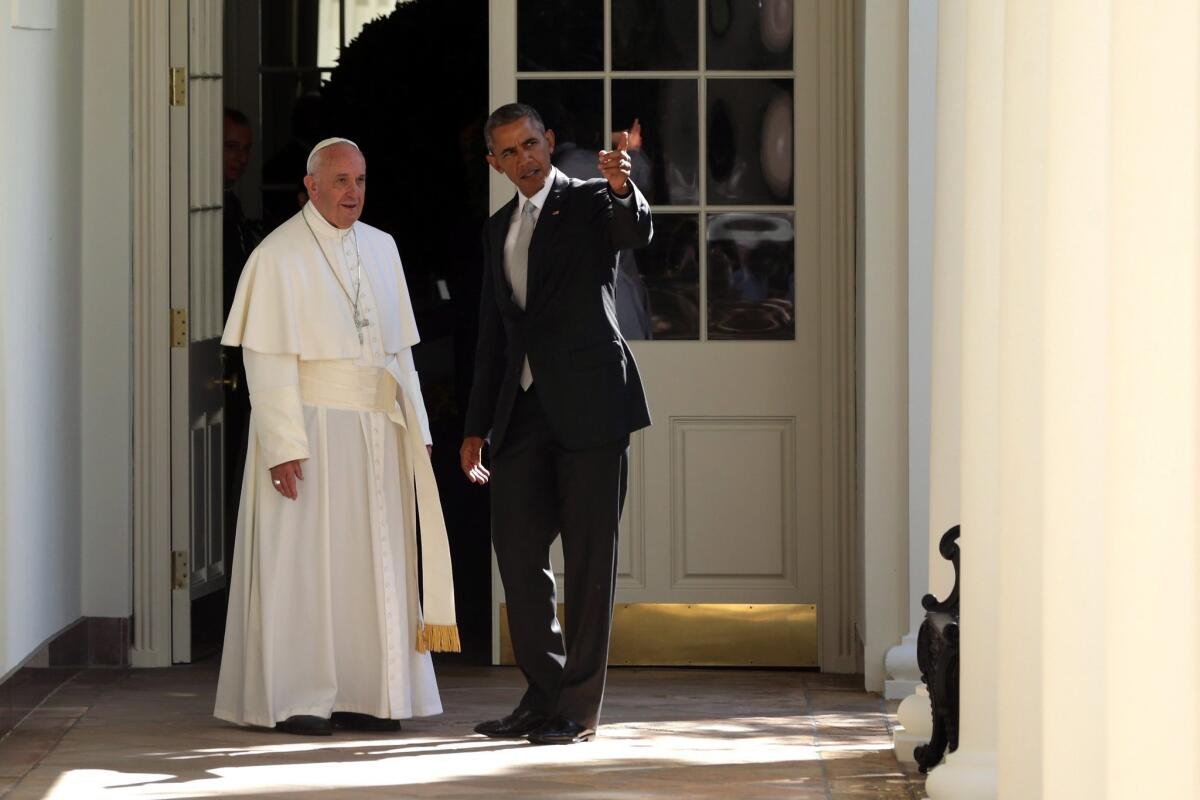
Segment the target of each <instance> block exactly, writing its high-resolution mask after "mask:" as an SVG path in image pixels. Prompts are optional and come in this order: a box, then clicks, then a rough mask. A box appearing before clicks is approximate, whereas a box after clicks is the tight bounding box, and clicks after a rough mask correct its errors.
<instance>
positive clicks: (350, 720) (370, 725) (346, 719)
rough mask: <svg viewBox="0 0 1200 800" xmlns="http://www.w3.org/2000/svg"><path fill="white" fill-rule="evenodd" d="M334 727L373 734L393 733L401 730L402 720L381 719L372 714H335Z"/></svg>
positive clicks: (347, 712)
mask: <svg viewBox="0 0 1200 800" xmlns="http://www.w3.org/2000/svg"><path fill="white" fill-rule="evenodd" d="M333 727H335V728H344V729H346V730H349V731H370V732H372V733H393V732H395V731H398V730H400V720H398V719H381V718H379V717H372V716H371V715H370V714H359V713H358V712H357V711H335V712H333Z"/></svg>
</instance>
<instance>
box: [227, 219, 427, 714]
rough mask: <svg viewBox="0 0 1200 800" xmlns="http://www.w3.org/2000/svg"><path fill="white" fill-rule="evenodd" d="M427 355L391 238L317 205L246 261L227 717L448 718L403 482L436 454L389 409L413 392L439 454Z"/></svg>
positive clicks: (230, 339) (413, 405)
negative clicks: (288, 492) (244, 414)
mask: <svg viewBox="0 0 1200 800" xmlns="http://www.w3.org/2000/svg"><path fill="white" fill-rule="evenodd" d="M356 240H357V248H358V250H357V252H361V258H362V279H361V289H360V292H361V294H360V300H359V308H360V312H361V315H362V316H363V317H365V318H366V319H367V320H368V321H369V324H368V325H367V326H366V327H364V328H362V333H363V336H362V341H361V343H360V342H359V335H358V328H357V327H356V326H355V324H354V317H353V313H352V308H353V306H352V303H351V295H352V294H353V285H354V284H353V279H354V275H353V270H354V265H355V263H356V260H357V258H356V249H355V245H356ZM318 243H319V247H320V249H318ZM322 251H323V252H324V255H322ZM335 270H336V271H337V274H336V275H335V274H334V271H335ZM417 341H418V336H417V326H416V322H415V320H414V318H413V312H412V305H411V302H410V300H409V295H408V287H407V285H406V283H405V279H404V272H403V269H402V267H401V264H400V256H399V253H398V252H397V249H396V243H395V241H393V239H392V237H391V236H389V235H387V234H386V233H383V232H382V231H380V230H378V229H376V228H373V227H371V226H369V225H365V224H363V223H361V222H356V223H355V224H354V225H353V226H352V227H351V228H350V229H348V230H346V231H342V230H339V229H338V228H335V227H334V226H332V225H330V224H329V223H328V222H327V221H326V220H325V219H324V218H323V217H322V216H321V214H320V213H319V212H318V211H317V210H316V209H315V208H314V207H313V206H312V204H311V203H310V204H308V205H306V206H305V207H304V210H303V211H302V212H300V213H299V214H297V215H296V216H294V217H292V218H291V219H290V220H288V221H287V222H286V223H284V224H283V225H282V226H280V227H279V228H278V229H277V230H276V231H274V232H273V233H271V235H269V236H268V237H267V238H266V239H264V240H263V242H262V244H260V245H259V246H258V248H257V249H256V250H255V251H254V253H253V254H252V255H251V256H250V259H249V261H247V263H246V267H245V269H244V270H243V272H242V277H241V280H240V282H239V284H238V289H237V295H236V297H235V299H234V302H233V308H232V310H231V312H230V315H229V321H228V323H227V325H226V328H225V335H224V338H223V340H222V343H223V344H226V345H230V346H241V347H242V348H243V351H244V356H245V365H246V377H247V380H248V382H249V389H250V403H251V409H252V411H251V418H250V437H249V445H248V447H247V452H246V471H245V478H244V480H243V483H242V498H241V507H240V510H239V513H238V522H237V544H236V547H235V554H234V561H233V573H232V585H231V587H230V596H229V614H228V621H227V623H226V629H225V650H224V654H223V656H222V659H221V676H220V681H219V683H218V686H217V702H216V708H215V710H214V713H215V714H216V716H218V717H220V718H221V719H226V720H229V721H231V722H236V723H240V724H250V725H262V726H267V727H273V726H274V725H275V724H276V723H277V722H280V721H283V720H285V719H287V718H288V717H291V716H295V715H298V714H307V715H314V716H319V717H328V716H329V715H330V713H331V712H333V711H352V712H358V713H361V714H370V715H372V716H375V717H380V718H384V719H401V718H407V717H412V716H427V715H430V714H438V713H440V712H441V710H442V705H441V701H440V699H439V696H438V689H437V682H436V680H435V678H434V673H433V664H432V661H431V659H430V655H429V653H428V652H418V649H417V647H416V646H415V637H416V636H417V633H416V631H417V623H418V621H419V615H420V613H421V611H420V605H419V599H418V597H417V592H418V587H417V579H416V572H415V565H416V559H417V543H416V538H415V524H414V520H413V518H412V510H411V509H412V498H411V497H406V496H405V492H412V483H411V480H410V481H409V482H407V484H406V483H405V482H404V481H402V480H401V479H400V478H401V475H402V474H404V473H403V472H402V470H403V465H404V464H410V463H412V462H411V461H408V460H407V459H408V458H409V455H410V454H408V453H406V451H405V448H406V447H409V448H411V447H414V446H415V447H420V443H419V441H418V437H417V435H416V433H415V432H412V431H407V430H406V429H405V427H402V425H400V424H397V418H396V414H395V413H393V414H392V415H391V416H389V413H388V410H389V408H394V407H396V406H397V403H396V401H395V396H396V394H397V392H396V386H397V384H399V385H400V388H401V389H402V390H403V392H404V394H405V395H407V399H408V401H410V405H409V406H408V408H410V409H415V416H416V417H417V419H416V420H413V419H411V416H413V414H410V418H409V419H408V420H407V422H408V424H410V425H412V424H414V423H415V424H416V425H417V426H419V431H420V437H419V438H420V439H423V441H424V442H425V443H426V444H428V443H430V442H431V441H432V440H431V438H430V435H429V426H428V420H427V418H426V416H425V405H424V402H423V401H422V399H421V394H420V391H421V390H420V383H419V381H418V379H417V373H416V370H415V369H414V368H413V362H412V353H411V349H410V348H411V347H412V345H414V344H416V343H417ZM385 370H387V371H385ZM389 374H390V375H391V376H393V378H394V380H393V382H390V383H389V382H388V381H387V379H386V376H388V375H389ZM389 391H390V392H391V394H392V397H386V396H384V395H385V394H386V393H387V392H389ZM402 400H403V398H402ZM401 408H403V405H402V404H401ZM420 455H421V457H422V458H424V455H425V454H424V453H423V452H422V453H421V454H420ZM294 459H303V464H302V468H303V471H304V480H303V481H300V482H298V487H299V488H298V495H299V498H298V499H297V500H288V499H286V498H285V497H283V496H282V495H280V494H279V493H278V492H277V491H276V490H275V488H274V487H273V486H272V483H271V477H270V473H269V468H270V467H273V466H275V465H278V464H281V463H283V462H285V461H292V460H294ZM410 474H411V473H410ZM430 474H431V473H430ZM422 510H423V512H424V508H423V509H422ZM422 518H424V514H423V517H422Z"/></svg>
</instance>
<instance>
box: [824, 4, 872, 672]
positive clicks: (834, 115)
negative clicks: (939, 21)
mask: <svg viewBox="0 0 1200 800" xmlns="http://www.w3.org/2000/svg"><path fill="white" fill-rule="evenodd" d="M856 7H857V4H856V3H852V2H843V0H821V3H820V28H821V36H820V52H819V54H818V59H819V63H820V72H821V79H820V82H819V83H820V92H821V96H820V114H821V119H822V124H821V125H820V131H821V134H820V135H821V140H820V152H821V159H820V160H821V174H820V181H821V198H822V201H821V222H820V252H821V257H820V285H821V289H820V291H821V313H822V314H823V315H827V320H828V322H826V321H824V320H823V321H822V324H821V326H820V330H821V331H822V336H821V345H820V352H821V378H820V385H821V476H822V477H821V602H820V603H818V605H817V614H818V623H817V628H818V631H819V649H820V662H821V669H823V670H825V671H828V672H856V671H859V670H860V669H861V662H862V647H861V644H860V643H859V641H858V638H857V636H856V635H855V632H854V627H855V622H856V621H857V619H858V610H859V595H860V584H861V577H860V570H859V559H860V555H859V546H858V536H857V530H858V521H857V516H858V512H857V497H858V475H857V466H856V464H857V452H858V448H857V444H856V443H857V431H856V410H855V408H856V407H855V402H856V388H857V387H856V384H855V378H856V369H857V345H856V341H855V309H856V303H857V301H856V286H855V269H856V264H855V243H856V238H855V230H856V228H855V225H856V219H855V194H856V181H855V155H856V153H855V148H856V145H855V143H856V140H857V133H856V124H857V123H856V113H855V80H856V76H855V58H856V52H855V48H856V43H855V9H856ZM835 576H836V577H835Z"/></svg>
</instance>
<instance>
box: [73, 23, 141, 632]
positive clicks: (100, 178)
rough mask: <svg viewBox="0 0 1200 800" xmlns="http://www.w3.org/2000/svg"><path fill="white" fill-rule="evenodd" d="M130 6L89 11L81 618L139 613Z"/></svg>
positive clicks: (85, 78)
mask: <svg viewBox="0 0 1200 800" xmlns="http://www.w3.org/2000/svg"><path fill="white" fill-rule="evenodd" d="M129 13H130V4H129V2H128V0H101V1H100V2H96V1H95V0H89V1H88V2H87V3H86V5H85V11H84V36H83V143H84V148H85V149H84V152H85V156H86V157H85V158H84V159H83V173H82V191H81V200H82V244H83V247H82V255H83V258H82V296H83V315H82V322H81V327H82V332H83V338H82V341H81V352H82V374H81V382H82V389H83V402H82V404H81V406H82V407H81V413H82V418H81V422H82V425H81V432H82V458H81V468H82V476H81V477H82V486H81V492H82V499H81V505H82V512H83V515H82V520H83V528H82V536H83V563H84V569H83V575H82V582H83V613H84V614H85V615H87V616H93V617H125V616H129V615H130V614H131V613H132V610H133V609H132V603H133V589H132V580H133V577H132V569H133V558H132V552H133V550H132V548H133V541H132V533H131V531H132V520H131V506H132V485H131V482H132V476H133V464H132V454H133V446H132V437H133V432H132V419H133V407H132V382H131V375H132V373H131V369H132V363H131V358H132V339H131V328H130V325H131V321H130V313H131V307H132V306H131V304H132V286H131V282H132V279H133V275H132V267H131V265H132V258H133V254H132V238H131V231H130V214H131V196H130V191H131V185H130V162H131V146H132V144H131V143H132V137H131V132H130V124H131V116H130V113H131V110H130V70H131V68H132V64H131V49H130V38H129V37H130V18H129Z"/></svg>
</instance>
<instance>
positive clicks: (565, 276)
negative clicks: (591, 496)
mask: <svg viewBox="0 0 1200 800" xmlns="http://www.w3.org/2000/svg"><path fill="white" fill-rule="evenodd" d="M629 185H630V186H631V187H633V199H632V202H631V203H630V204H629V207H628V208H626V207H625V206H624V205H623V204H621V203H618V202H615V201H614V199H613V196H612V194H611V193H610V192H609V189H608V182H607V181H605V180H603V179H595V180H590V181H580V180H575V179H573V178H567V177H566V176H565V175H563V174H562V173H561V172H556V173H555V182H554V185H553V186H552V187H551V189H550V194H549V195H548V196H547V198H546V203H545V207H544V208H543V209H542V210H541V212H540V213H539V215H538V222H537V227H536V228H534V230H533V238H532V239H531V240H530V243H529V277H528V286H527V291H526V303H525V310H524V311H522V310H521V309H520V308H518V307H517V305H516V303H514V302H513V300H512V287H511V286H510V285H509V282H508V278H507V277H506V276H505V274H504V239H505V237H506V236H507V235H508V228H509V223H510V222H511V220H512V215H513V214H515V213H516V210H517V198H516V197H515V196H514V197H513V199H512V200H511V201H510V202H509V203H508V204H506V205H505V206H504V208H502V209H500V210H499V211H497V212H496V213H495V214H494V215H492V217H491V219H489V220H488V222H487V225H486V226H485V229H484V280H483V286H482V289H481V291H480V299H479V344H478V347H477V349H476V353H475V379H474V383H473V385H472V387H471V399H470V402H469V405H468V408H467V420H466V435H467V436H481V437H486V436H488V432H489V431H490V432H491V437H490V438H491V445H492V453H493V454H495V453H497V452H498V451H500V450H501V449H502V448H503V446H504V434H505V429H506V428H507V426H508V419H509V415H510V414H511V413H512V408H513V402H514V401H515V400H516V396H517V392H519V391H520V380H521V364H522V363H523V361H524V359H525V356H526V355H528V356H529V366H530V369H531V370H532V372H533V381H534V384H535V387H536V389H537V396H538V400H539V402H540V403H541V406H542V409H543V411H544V412H545V415H546V419H547V421H548V422H549V424H550V428H551V430H552V431H553V432H554V434H555V436H556V438H557V439H558V441H559V443H560V444H562V446H563V447H565V448H567V449H569V450H583V449H586V448H590V447H598V446H600V445H605V444H610V443H614V442H619V441H621V440H622V439H624V438H626V437H628V436H629V434H630V433H631V432H632V431H635V430H638V429H640V428H644V427H646V426H647V425H649V424H650V410H649V408H648V407H647V405H646V394H645V392H644V391H643V390H642V381H641V377H640V376H639V375H638V370H637V365H636V364H635V363H634V360H633V353H631V352H630V351H629V346H628V345H627V344H626V343H625V340H624V339H623V338H622V337H621V334H620V332H619V331H618V329H617V314H616V306H615V303H614V300H613V285H614V283H615V282H616V270H617V260H616V259H617V252H618V251H620V250H622V249H628V248H636V247H643V246H644V245H646V244H647V243H649V241H650V238H651V236H652V235H653V232H654V229H653V225H652V223H651V219H650V206H649V204H648V203H647V202H646V199H645V198H644V197H642V194H641V192H639V191H638V189H637V187H636V186H633V182H632V181H630V184H629Z"/></svg>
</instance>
